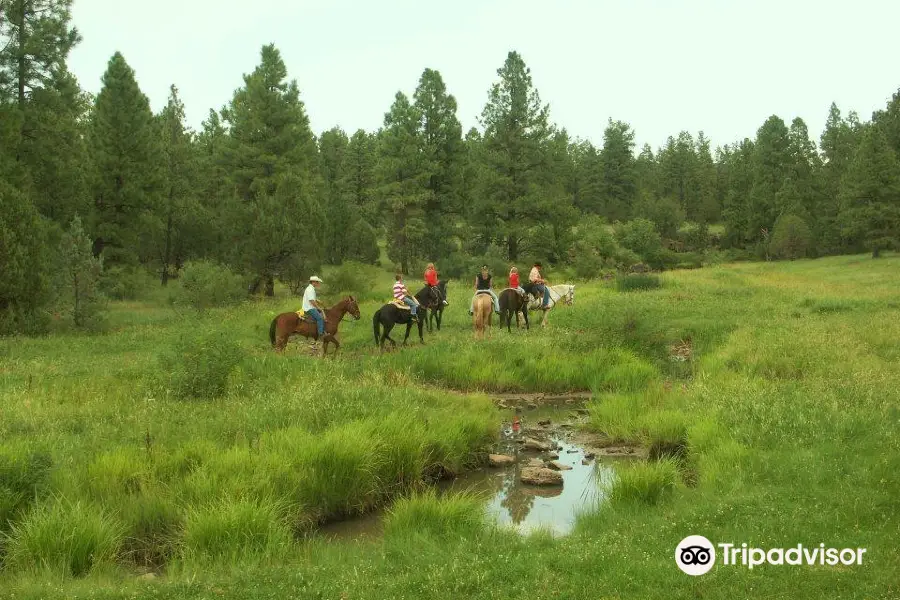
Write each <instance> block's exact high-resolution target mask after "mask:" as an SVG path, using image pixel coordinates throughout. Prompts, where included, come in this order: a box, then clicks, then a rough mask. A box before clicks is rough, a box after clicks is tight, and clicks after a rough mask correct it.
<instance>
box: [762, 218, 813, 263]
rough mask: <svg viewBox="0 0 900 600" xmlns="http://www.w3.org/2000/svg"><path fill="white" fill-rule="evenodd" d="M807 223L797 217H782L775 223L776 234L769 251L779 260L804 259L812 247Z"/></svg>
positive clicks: (773, 236)
mask: <svg viewBox="0 0 900 600" xmlns="http://www.w3.org/2000/svg"><path fill="white" fill-rule="evenodd" d="M811 242H812V240H811V234H810V231H809V227H808V226H807V225H806V222H805V221H804V220H803V219H801V218H800V217H798V216H796V215H782V216H780V217H778V220H777V221H776V222H775V232H774V233H773V234H772V241H771V242H770V243H769V249H770V251H771V252H772V254H773V255H774V256H777V257H778V258H788V259H795V258H803V257H804V256H806V253H807V252H808V250H809V247H810V245H811Z"/></svg>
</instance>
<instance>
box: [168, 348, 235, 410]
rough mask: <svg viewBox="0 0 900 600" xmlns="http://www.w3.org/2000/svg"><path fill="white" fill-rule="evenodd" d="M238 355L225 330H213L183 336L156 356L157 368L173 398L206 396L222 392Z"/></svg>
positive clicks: (183, 398)
mask: <svg viewBox="0 0 900 600" xmlns="http://www.w3.org/2000/svg"><path fill="white" fill-rule="evenodd" d="M242 358H243V351H242V350H241V347H240V346H239V345H238V344H237V343H236V342H235V341H234V340H233V339H232V338H231V336H230V335H228V332H221V331H213V332H209V333H201V334H198V335H188V336H183V337H182V338H181V339H179V340H178V342H176V343H175V345H174V347H173V348H172V350H171V351H170V352H168V353H165V354H163V355H162V356H160V368H161V370H162V372H163V373H165V377H166V378H167V379H168V381H167V385H168V389H169V393H171V394H172V396H174V397H175V398H179V399H182V400H190V399H209V398H216V397H219V396H222V395H224V394H225V391H226V388H227V385H228V376H229V375H230V374H231V372H232V370H234V368H235V367H236V366H237V365H238V364H239V363H240V362H241V359H242Z"/></svg>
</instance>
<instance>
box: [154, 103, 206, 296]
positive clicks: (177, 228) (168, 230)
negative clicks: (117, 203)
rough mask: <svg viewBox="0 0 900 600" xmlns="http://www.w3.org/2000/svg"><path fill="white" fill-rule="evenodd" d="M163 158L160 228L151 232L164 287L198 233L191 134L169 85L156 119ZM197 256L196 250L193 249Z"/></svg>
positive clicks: (181, 108)
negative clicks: (164, 105)
mask: <svg viewBox="0 0 900 600" xmlns="http://www.w3.org/2000/svg"><path fill="white" fill-rule="evenodd" d="M159 125H160V132H161V148H162V159H163V164H162V167H163V170H162V184H163V185H162V198H161V202H160V209H161V210H160V213H159V217H160V219H158V220H157V223H158V224H159V225H160V229H159V230H158V231H157V232H155V233H156V235H154V236H153V237H154V246H155V248H156V252H157V254H158V258H159V262H160V264H161V266H160V281H161V283H162V284H163V285H166V284H167V283H168V281H169V275H170V271H171V270H172V268H173V267H177V266H178V265H182V264H184V262H185V261H186V260H187V258H188V252H189V247H190V245H191V242H192V241H194V242H197V241H200V240H197V237H198V236H199V235H200V233H201V227H198V225H199V224H200V223H201V221H200V220H199V218H200V213H199V210H198V206H197V201H196V197H195V191H194V190H195V181H196V164H195V149H194V146H193V133H192V132H191V131H190V130H189V129H188V128H187V127H186V126H185V123H184V104H183V103H182V102H181V98H179V97H178V89H177V88H176V87H175V86H174V85H173V86H172V87H171V88H170V90H169V101H168V103H167V104H166V107H165V108H164V109H163V111H162V114H161V115H160V116H159ZM195 249H196V250H197V253H198V254H199V250H200V248H197V247H196V244H195Z"/></svg>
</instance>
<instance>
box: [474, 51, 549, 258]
mask: <svg viewBox="0 0 900 600" xmlns="http://www.w3.org/2000/svg"><path fill="white" fill-rule="evenodd" d="M497 74H498V75H499V76H500V81H499V82H497V83H495V84H494V85H493V86H492V87H491V90H490V92H489V94H488V102H487V104H486V105H485V107H484V111H483V112H482V114H481V124H482V125H483V127H484V143H483V152H482V153H481V157H482V158H481V161H480V162H481V165H480V166H481V168H480V174H481V182H480V186H479V187H480V193H479V194H478V195H477V196H476V199H475V203H476V217H475V219H476V221H475V224H476V226H477V227H478V229H479V230H480V231H481V232H482V234H483V235H485V236H488V237H491V238H494V239H495V240H496V241H498V242H500V243H502V244H503V246H504V247H505V251H506V252H505V253H506V256H507V258H508V259H509V260H516V259H518V257H519V254H520V252H521V250H522V247H523V245H527V244H528V243H529V242H530V243H531V244H532V245H533V246H535V247H538V246H541V245H542V244H543V242H542V241H541V240H540V239H539V238H536V237H535V236H534V235H533V232H532V231H531V230H532V228H533V227H535V226H536V225H539V224H542V223H545V222H546V221H547V219H548V217H550V216H551V214H552V213H553V210H554V205H555V204H556V203H557V202H558V201H559V199H560V196H559V195H558V190H552V183H553V182H552V179H551V172H550V170H549V169H548V168H547V160H548V157H547V147H548V145H549V143H550V140H551V139H552V136H553V127H552V126H551V124H550V122H549V110H550V109H549V107H548V106H547V105H543V104H541V99H540V96H539V95H538V92H537V90H535V89H534V87H533V85H532V81H531V71H530V69H528V67H526V66H525V62H524V61H523V60H522V57H521V56H520V55H519V54H518V53H517V52H510V53H509V55H508V56H507V58H506V62H505V63H504V65H503V67H502V68H500V69H499V70H498V71H497ZM553 192H555V193H553Z"/></svg>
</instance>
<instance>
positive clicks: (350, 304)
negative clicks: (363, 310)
mask: <svg viewBox="0 0 900 600" xmlns="http://www.w3.org/2000/svg"><path fill="white" fill-rule="evenodd" d="M344 305H345V306H344V308H345V309H346V311H347V312H348V313H350V314H351V315H353V318H354V319H356V320H357V321H359V318H360V314H359V304H358V303H357V302H356V298H354V297H353V296H347V298H345V299H344Z"/></svg>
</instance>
